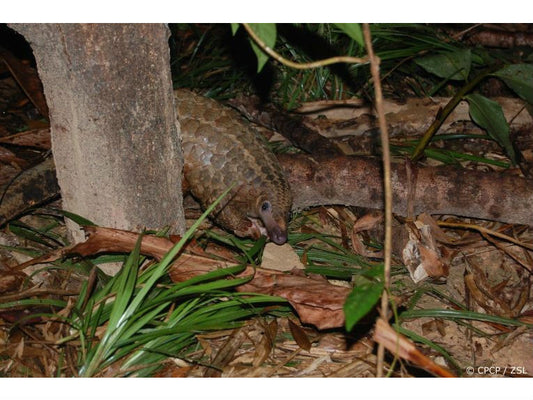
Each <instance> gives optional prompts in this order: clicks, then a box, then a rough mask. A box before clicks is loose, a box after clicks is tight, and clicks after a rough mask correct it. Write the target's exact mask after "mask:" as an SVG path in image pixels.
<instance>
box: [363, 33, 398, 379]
mask: <svg viewBox="0 0 533 400" xmlns="http://www.w3.org/2000/svg"><path fill="white" fill-rule="evenodd" d="M363 35H364V38H365V46H366V49H367V52H368V57H369V59H370V72H371V73H372V79H373V80H374V92H375V93H376V111H377V113H378V124H379V130H380V133H381V148H382V151H383V154H382V157H383V183H384V187H383V189H384V195H385V196H384V197H385V243H384V251H383V252H384V256H385V257H384V264H385V265H384V281H383V295H382V296H381V310H380V316H381V318H382V319H383V321H388V319H389V318H388V310H389V294H388V291H389V287H390V267H391V248H392V223H391V222H392V186H391V166H390V150H389V133H388V130H387V122H386V121H385V110H384V109H383V93H382V91H381V81H380V79H379V63H380V59H379V58H378V57H377V56H376V55H375V54H374V49H373V48H372V38H371V36H370V27H369V25H368V24H363ZM384 357H385V347H384V346H383V344H381V343H380V344H379V345H378V354H377V371H376V375H377V376H378V377H381V376H383V360H384Z"/></svg>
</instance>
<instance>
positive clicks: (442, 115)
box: [411, 65, 501, 161]
mask: <svg viewBox="0 0 533 400" xmlns="http://www.w3.org/2000/svg"><path fill="white" fill-rule="evenodd" d="M500 68H501V65H494V66H492V67H490V68H487V69H485V70H484V71H482V72H481V73H480V74H479V75H477V76H476V77H475V78H474V79H472V80H471V81H470V82H468V83H467V84H466V85H464V86H463V87H462V88H461V89H460V90H459V91H458V92H457V93H456V94H455V96H453V97H452V98H451V99H450V101H449V102H448V104H446V106H445V107H444V108H443V109H442V110H439V112H438V114H437V116H436V118H435V121H433V123H432V124H431V125H430V127H429V128H428V129H427V131H426V133H424V136H423V137H422V139H420V142H419V143H418V145H417V146H416V148H415V151H414V152H413V155H412V156H411V160H413V161H417V160H419V159H420V158H421V157H422V155H423V154H424V150H425V149H426V147H427V145H428V143H429V142H430V141H431V139H432V138H433V136H435V133H437V131H438V130H439V128H440V127H441V126H442V124H443V123H444V121H445V120H446V118H448V116H449V115H450V114H451V112H452V111H453V110H454V109H455V107H457V104H459V102H460V101H461V100H462V99H463V97H464V96H465V95H466V94H467V93H468V92H470V91H471V90H472V89H473V88H474V87H476V86H477V85H478V83H479V82H481V81H482V80H483V79H485V77H487V76H488V75H490V74H492V73H493V72H496V71H497V70H498V69H500Z"/></svg>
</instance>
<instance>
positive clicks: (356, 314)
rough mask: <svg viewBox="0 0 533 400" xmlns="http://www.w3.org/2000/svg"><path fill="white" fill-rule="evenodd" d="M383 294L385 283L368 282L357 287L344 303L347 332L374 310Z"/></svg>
mask: <svg viewBox="0 0 533 400" xmlns="http://www.w3.org/2000/svg"><path fill="white" fill-rule="evenodd" d="M382 293H383V282H381V281H368V280H367V281H366V282H363V283H361V284H357V283H356V285H355V287H354V288H353V290H352V291H351V292H350V294H349V295H348V297H347V298H346V301H345V303H344V316H345V326H346V330H348V331H350V330H351V329H352V328H353V327H354V326H355V324H357V322H359V321H360V320H361V318H363V317H364V316H365V315H366V314H368V312H369V311H370V310H372V309H373V308H374V307H375V305H376V304H377V302H378V300H379V299H380V298H381V294H382Z"/></svg>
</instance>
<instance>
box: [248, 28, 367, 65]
mask: <svg viewBox="0 0 533 400" xmlns="http://www.w3.org/2000/svg"><path fill="white" fill-rule="evenodd" d="M242 26H244V29H246V32H248V34H249V35H250V37H251V38H252V39H253V41H254V42H255V43H256V44H257V45H258V46H259V47H260V48H261V50H263V51H264V52H265V53H267V54H268V55H269V56H270V57H272V58H273V59H275V60H277V61H279V62H280V63H282V64H283V65H286V66H287V67H291V68H294V69H311V68H317V67H323V66H326V65H331V64H336V63H350V64H367V63H368V59H367V58H360V57H349V56H338V57H331V58H326V59H324V60H318V61H313V62H309V63H297V62H294V61H290V60H287V59H286V58H284V57H283V56H282V55H281V54H279V53H277V52H275V51H274V50H273V49H271V48H270V47H269V46H267V45H266V43H265V42H263V40H261V38H260V37H259V36H257V34H256V33H255V32H254V31H253V29H252V28H251V27H250V25H249V24H244V23H243V24H242Z"/></svg>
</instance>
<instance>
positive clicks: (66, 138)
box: [11, 24, 185, 241]
mask: <svg viewBox="0 0 533 400" xmlns="http://www.w3.org/2000/svg"><path fill="white" fill-rule="evenodd" d="M11 27H12V28H14V29H15V30H17V31H18V32H20V33H21V34H22V35H24V36H25V37H26V39H27V40H28V41H29V42H30V45H31V46H32V49H33V51H34V54H35V59H36V61H37V67H38V70H39V75H40V77H41V79H42V82H43V87H44V92H45V96H46V100H47V103H48V107H49V109H50V126H51V133H52V149H53V154H54V160H55V164H56V168H57V177H58V182H59V185H60V187H61V196H62V199H63V208H64V209H65V210H68V211H70V212H74V213H76V214H79V215H82V216H83V217H86V218H88V219H90V220H92V221H93V222H94V223H96V224H98V225H103V226H109V227H116V228H121V229H133V230H139V229H142V228H144V227H147V228H160V227H163V226H166V225H170V226H171V228H172V231H173V232H176V233H182V232H183V230H184V226H185V224H184V217H183V208H182V195H181V170H182V166H183V164H182V160H183V158H182V154H181V146H180V141H179V136H178V132H179V126H178V124H177V123H176V116H175V107H174V97H173V92H172V83H171V74H170V55H169V47H168V37H169V31H168V28H167V27H166V26H165V25H163V24H14V25H11ZM74 225H75V224H73V223H71V225H70V226H69V228H70V232H71V233H72V235H73V237H74V239H75V240H77V241H79V240H80V239H83V234H82V232H81V231H80V230H79V229H78V228H77V227H75V226H74Z"/></svg>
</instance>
